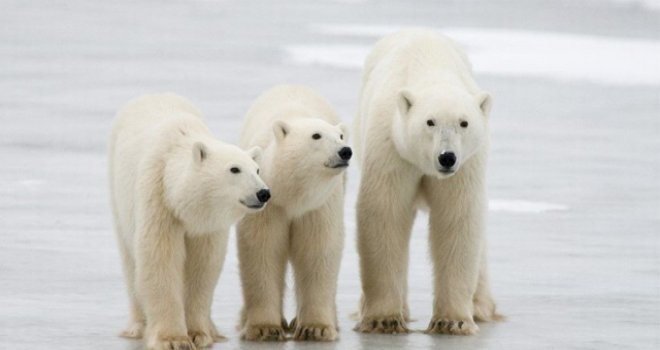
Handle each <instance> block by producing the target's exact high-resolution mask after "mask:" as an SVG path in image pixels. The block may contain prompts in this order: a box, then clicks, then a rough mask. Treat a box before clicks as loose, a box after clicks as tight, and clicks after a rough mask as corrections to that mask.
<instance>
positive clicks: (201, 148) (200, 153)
mask: <svg viewBox="0 0 660 350" xmlns="http://www.w3.org/2000/svg"><path fill="white" fill-rule="evenodd" d="M208 154H209V151H208V149H207V148H206V145H205V144H203V143H201V142H195V144H193V150H192V156H193V160H194V161H195V163H197V164H201V163H202V161H204V159H206V157H207V156H208Z"/></svg>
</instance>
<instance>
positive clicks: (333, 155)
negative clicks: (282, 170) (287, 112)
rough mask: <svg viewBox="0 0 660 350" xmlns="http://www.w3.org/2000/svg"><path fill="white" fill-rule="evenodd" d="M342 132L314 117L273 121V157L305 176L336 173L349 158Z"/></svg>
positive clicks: (345, 133)
mask: <svg viewBox="0 0 660 350" xmlns="http://www.w3.org/2000/svg"><path fill="white" fill-rule="evenodd" d="M346 129H347V128H346V127H345V126H344V125H343V124H341V123H339V124H337V125H332V124H330V123H328V122H326V121H325V120H322V119H318V118H299V119H291V120H287V121H283V120H278V121H275V122H274V123H273V132H274V133H275V140H276V148H275V152H276V155H275V158H279V161H278V163H279V164H286V166H288V167H291V168H290V169H291V171H293V170H294V169H295V171H296V172H299V173H304V174H306V175H307V176H314V175H320V174H330V175H335V174H339V173H340V172H341V171H343V170H344V169H345V168H346V167H348V162H349V160H350V159H351V156H352V155H353V152H352V150H351V148H350V147H348V146H347V145H346V141H347V130H346Z"/></svg>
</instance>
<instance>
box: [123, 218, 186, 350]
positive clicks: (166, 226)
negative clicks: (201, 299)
mask: <svg viewBox="0 0 660 350" xmlns="http://www.w3.org/2000/svg"><path fill="white" fill-rule="evenodd" d="M162 216H163V215H154V216H150V217H152V218H153V217H158V218H162ZM176 227H177V225H176V224H175V223H173V222H171V221H170V222H159V223H154V224H153V225H149V226H146V227H145V228H144V229H143V230H140V231H139V232H137V236H138V237H137V247H136V273H137V274H136V281H137V284H136V287H137V292H138V294H139V295H140V298H141V300H142V305H143V307H144V311H145V314H146V316H147V329H146V333H145V338H146V340H147V348H148V349H149V350H166V349H167V350H171V349H174V350H192V349H194V348H195V347H194V344H193V343H192V342H191V340H190V338H189V337H188V332H187V329H186V320H185V313H184V298H183V297H184V288H183V281H184V280H183V277H184V273H183V271H184V262H185V258H186V250H185V243H184V232H183V231H182V230H180V229H179V230H177V229H176Z"/></svg>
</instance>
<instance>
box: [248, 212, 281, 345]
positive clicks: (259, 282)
mask: <svg viewBox="0 0 660 350" xmlns="http://www.w3.org/2000/svg"><path fill="white" fill-rule="evenodd" d="M236 237H237V240H238V258H239V267H240V272H241V284H242V286H243V288H242V289H243V301H244V305H243V310H242V311H241V313H242V315H241V325H240V327H241V338H242V339H244V340H253V341H283V340H285V326H286V322H285V321H283V319H284V317H283V297H284V277H285V274H286V263H287V256H288V245H289V222H288V220H287V219H286V215H285V213H284V212H283V211H282V210H281V209H279V208H278V207H275V206H270V207H268V208H266V209H265V210H264V211H262V212H259V213H255V214H250V215H247V216H246V217H245V218H244V219H243V220H242V221H241V222H240V223H239V224H238V226H237V228H236Z"/></svg>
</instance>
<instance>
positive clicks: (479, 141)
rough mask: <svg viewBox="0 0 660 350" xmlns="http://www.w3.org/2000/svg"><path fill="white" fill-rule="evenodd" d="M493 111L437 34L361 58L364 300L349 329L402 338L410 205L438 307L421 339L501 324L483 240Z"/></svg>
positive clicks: (405, 36) (409, 35)
mask: <svg viewBox="0 0 660 350" xmlns="http://www.w3.org/2000/svg"><path fill="white" fill-rule="evenodd" d="M490 107H491V98H490V95H489V94H488V93H485V92H483V91H481V89H479V87H478V86H477V84H476V83H475V81H474V80H473V78H472V69H471V66H470V64H469V62H468V60H467V58H466V56H465V55H464V53H463V52H462V51H461V49H460V48H458V46H457V45H456V44H454V43H453V42H452V41H451V40H450V39H449V38H447V37H445V36H443V35H441V34H438V33H436V32H433V31H429V30H423V29H410V30H404V31H401V32H398V33H394V34H391V35H388V36H386V37H384V38H383V39H381V40H380V41H379V42H378V43H377V44H376V46H375V48H374V49H373V51H372V52H371V54H370V55H369V56H368V58H367V60H366V63H365V71H364V75H363V87H362V96H361V101H360V105H359V112H358V116H357V119H356V122H355V129H356V145H355V146H356V153H357V154H358V160H359V162H360V163H361V169H362V181H361V184H360V191H359V196H358V204H357V218H358V250H359V254H360V263H361V264H360V265H361V279H362V291H363V298H362V301H361V304H362V305H361V308H360V321H359V323H358V324H357V326H356V330H358V331H361V332H368V333H405V332H407V331H408V329H407V325H406V321H407V320H409V310H408V305H407V265H408V256H409V251H408V250H409V248H408V246H409V240H410V233H411V229H412V224H413V220H414V218H415V213H416V204H422V205H426V206H428V208H429V210H430V234H429V236H430V238H429V239H430V249H431V256H432V258H433V263H434V274H435V281H434V289H435V298H434V302H433V318H432V320H431V322H430V324H429V327H428V330H427V332H429V333H448V334H474V333H475V332H477V331H478V329H479V328H478V326H477V325H476V324H475V323H474V319H475V318H476V319H478V320H491V319H495V318H497V317H498V316H497V314H496V313H495V304H494V302H493V299H492V297H491V294H490V290H489V282H488V272H487V267H486V247H485V238H484V230H485V227H484V226H485V224H484V221H485V217H486V210H487V198H486V184H485V180H486V179H485V177H486V160H487V153H488V119H487V116H488V113H489V111H490ZM473 316H474V317H473Z"/></svg>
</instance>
